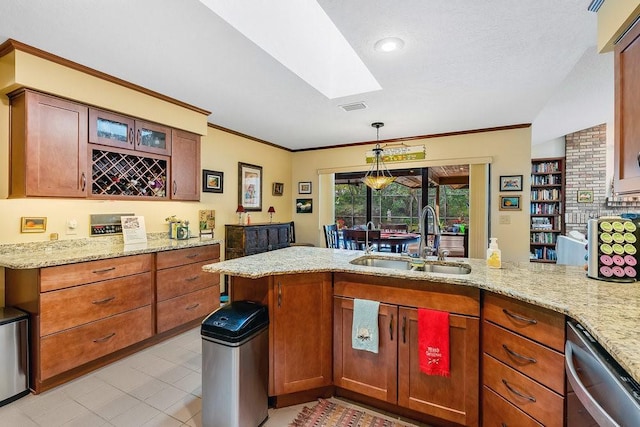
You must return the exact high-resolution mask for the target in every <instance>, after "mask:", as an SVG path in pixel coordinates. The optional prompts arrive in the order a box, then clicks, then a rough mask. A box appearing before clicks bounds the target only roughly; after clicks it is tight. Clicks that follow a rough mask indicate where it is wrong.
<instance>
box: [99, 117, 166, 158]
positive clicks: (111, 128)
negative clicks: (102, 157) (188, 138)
mask: <svg viewBox="0 0 640 427" xmlns="http://www.w3.org/2000/svg"><path fill="white" fill-rule="evenodd" d="M89 142H90V143H92V144H101V145H108V146H111V147H119V148H126V149H129V150H137V151H144V152H147V153H154V154H163V155H167V156H169V155H171V129H170V128H168V127H166V126H162V125H159V124H155V123H149V122H144V121H142V120H136V119H134V118H131V117H127V116H123V115H120V114H115V113H111V112H108V111H103V110H98V109H95V108H90V109H89Z"/></svg>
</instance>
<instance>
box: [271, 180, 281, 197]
mask: <svg viewBox="0 0 640 427" xmlns="http://www.w3.org/2000/svg"><path fill="white" fill-rule="evenodd" d="M272 194H273V195H274V196H282V195H283V194H284V184H283V183H281V182H274V183H273V188H272Z"/></svg>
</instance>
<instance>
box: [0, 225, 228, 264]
mask: <svg viewBox="0 0 640 427" xmlns="http://www.w3.org/2000/svg"><path fill="white" fill-rule="evenodd" d="M216 243H221V241H220V240H215V239H200V238H199V237H195V238H191V239H186V240H176V239H169V238H168V237H167V233H149V234H147V243H146V244H142V245H138V244H136V245H131V246H125V245H124V243H123V240H122V236H100V237H92V238H88V239H73V240H57V241H51V242H34V243H19V244H6V245H0V267H5V268H15V269H30V268H42V267H52V266H56V265H64V264H74V263H77V262H84V261H94V260H99V259H108V258H118V257H122V256H128V255H137V254H147V253H154V252H161V251H169V250H173V249H184V248H190V247H196V246H205V245H213V244H216Z"/></svg>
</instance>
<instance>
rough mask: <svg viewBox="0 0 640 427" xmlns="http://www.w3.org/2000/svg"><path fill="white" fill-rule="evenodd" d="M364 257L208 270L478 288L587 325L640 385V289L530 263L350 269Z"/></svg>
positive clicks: (327, 254) (332, 254) (253, 262)
mask: <svg viewBox="0 0 640 427" xmlns="http://www.w3.org/2000/svg"><path fill="white" fill-rule="evenodd" d="M362 255H363V252H362V251H347V250H341V249H324V248H312V247H299V246H298V247H290V248H286V249H280V250H277V251H272V252H266V253H262V254H258V255H252V256H248V257H243V258H236V259H233V260H229V261H223V262H220V263H217V264H209V265H205V266H204V267H203V269H204V270H205V271H209V272H215V273H225V274H229V275H232V276H241V277H248V278H258V277H264V276H271V275H279V274H292V273H313V272H325V271H330V272H346V273H358V274H364V275H375V276H388V277H399V278H406V279H407V280H435V281H438V282H442V283H450V284H454V285H460V286H473V287H477V288H480V289H483V290H486V291H490V292H495V293H497V294H502V295H507V296H510V297H513V298H516V299H518V300H521V301H526V302H529V303H532V304H535V305H538V306H540V307H545V308H549V309H551V310H554V311H557V312H559V313H563V314H566V315H567V316H569V317H572V318H573V319H575V320H577V321H578V322H580V323H581V324H582V325H584V326H585V328H586V329H587V330H588V331H589V332H591V334H592V335H593V336H594V337H595V338H596V339H597V340H598V342H599V343H600V344H601V345H602V346H603V347H604V348H605V349H607V350H608V351H609V353H611V354H612V355H613V357H614V358H615V359H616V360H617V361H618V362H619V363H620V364H621V365H622V366H623V367H624V368H625V369H626V370H627V371H628V372H629V374H631V375H632V376H633V377H634V378H635V379H636V381H640V335H639V334H638V327H639V326H640V283H632V284H620V283H612V282H602V281H599V280H594V279H588V278H587V277H586V274H585V271H584V270H583V269H582V268H581V267H575V266H564V265H554V264H541V263H529V262H527V263H518V264H514V263H503V268H502V269H499V270H495V269H489V268H487V267H486V266H485V262H484V260H479V259H469V260H466V259H464V260H463V259H459V258H458V259H454V258H451V259H449V260H450V261H464V262H468V264H470V265H471V267H472V270H471V273H470V274H468V275H456V276H452V275H447V274H436V273H424V272H414V271H399V270H393V269H384V268H375V267H363V266H356V265H352V264H350V263H349V261H351V260H353V259H355V258H357V257H359V256H362ZM377 255H379V253H378V254H377ZM380 255H381V254H380ZM384 256H389V257H393V256H396V255H394V254H384ZM397 256H399V255H397Z"/></svg>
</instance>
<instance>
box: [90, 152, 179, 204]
mask: <svg viewBox="0 0 640 427" xmlns="http://www.w3.org/2000/svg"><path fill="white" fill-rule="evenodd" d="M91 165H92V166H91V169H92V170H91V196H92V197H109V198H112V197H114V196H116V197H118V196H123V197H135V198H147V199H166V198H168V191H167V183H168V181H169V177H168V176H167V175H168V166H169V160H168V158H167V157H163V156H153V155H149V154H147V155H145V156H138V155H135V154H131V151H125V150H122V151H120V150H113V149H112V150H104V149H101V148H100V149H98V148H92V149H91Z"/></svg>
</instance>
